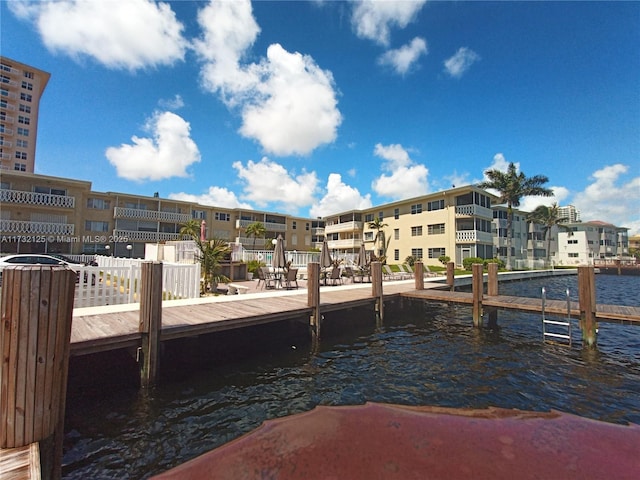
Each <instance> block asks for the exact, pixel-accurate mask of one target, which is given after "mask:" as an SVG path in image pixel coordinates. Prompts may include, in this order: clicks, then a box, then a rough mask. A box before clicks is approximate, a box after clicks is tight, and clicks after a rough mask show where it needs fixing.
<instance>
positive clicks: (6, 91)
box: [0, 57, 51, 173]
mask: <svg viewBox="0 0 640 480" xmlns="http://www.w3.org/2000/svg"><path fill="white" fill-rule="evenodd" d="M50 77H51V75H50V74H49V73H47V72H43V71H42V70H38V69H37V68H34V67H31V66H29V65H25V64H24V63H20V62H17V61H15V60H12V59H10V58H7V57H0V169H1V170H3V171H4V170H17V171H20V172H31V173H33V172H34V166H35V158H36V139H37V135H38V112H39V109H40V98H41V97H42V94H43V92H44V89H45V87H46V86H47V83H48V82H49V78H50Z"/></svg>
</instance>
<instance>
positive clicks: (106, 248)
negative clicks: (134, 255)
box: [104, 245, 111, 257]
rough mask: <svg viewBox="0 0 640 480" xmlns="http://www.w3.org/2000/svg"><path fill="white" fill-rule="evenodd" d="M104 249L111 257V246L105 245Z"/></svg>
mask: <svg viewBox="0 0 640 480" xmlns="http://www.w3.org/2000/svg"><path fill="white" fill-rule="evenodd" d="M104 249H105V250H106V251H107V256H108V257H110V256H111V245H105V246H104Z"/></svg>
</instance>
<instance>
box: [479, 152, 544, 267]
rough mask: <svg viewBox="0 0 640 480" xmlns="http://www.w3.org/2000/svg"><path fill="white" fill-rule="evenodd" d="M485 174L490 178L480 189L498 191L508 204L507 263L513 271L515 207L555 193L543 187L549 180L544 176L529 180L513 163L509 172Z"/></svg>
mask: <svg viewBox="0 0 640 480" xmlns="http://www.w3.org/2000/svg"><path fill="white" fill-rule="evenodd" d="M484 174H485V175H486V177H487V178H488V180H485V181H484V182H480V183H479V184H478V185H477V186H478V187H479V188H484V189H490V190H496V191H497V192H498V196H499V197H500V199H499V202H500V203H503V204H505V203H506V204H507V263H506V269H507V270H511V244H512V241H511V240H512V236H513V207H519V206H520V199H521V198H522V197H527V196H532V195H533V196H544V197H550V196H552V195H553V191H552V190H551V189H549V188H545V187H543V186H542V185H544V184H545V183H547V182H548V181H549V179H548V178H547V177H545V176H544V175H535V176H533V177H529V178H527V177H526V176H525V174H524V173H522V172H519V173H518V171H517V169H516V166H515V164H514V163H513V162H511V163H509V166H508V167H507V171H506V172H503V171H501V170H498V169H495V168H494V169H490V170H485V172H484Z"/></svg>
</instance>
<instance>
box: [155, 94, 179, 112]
mask: <svg viewBox="0 0 640 480" xmlns="http://www.w3.org/2000/svg"><path fill="white" fill-rule="evenodd" d="M158 106H159V107H160V108H163V109H166V110H180V109H181V108H182V107H184V100H183V99H182V96H181V95H178V94H176V95H175V96H174V97H173V98H161V99H160V100H158Z"/></svg>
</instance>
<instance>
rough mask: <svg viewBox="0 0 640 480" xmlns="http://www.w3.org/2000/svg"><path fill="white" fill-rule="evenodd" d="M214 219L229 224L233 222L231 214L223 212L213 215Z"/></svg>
mask: <svg viewBox="0 0 640 480" xmlns="http://www.w3.org/2000/svg"><path fill="white" fill-rule="evenodd" d="M213 218H214V219H216V220H219V221H221V222H228V221H230V220H231V214H230V213H223V212H215V213H214V215H213Z"/></svg>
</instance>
